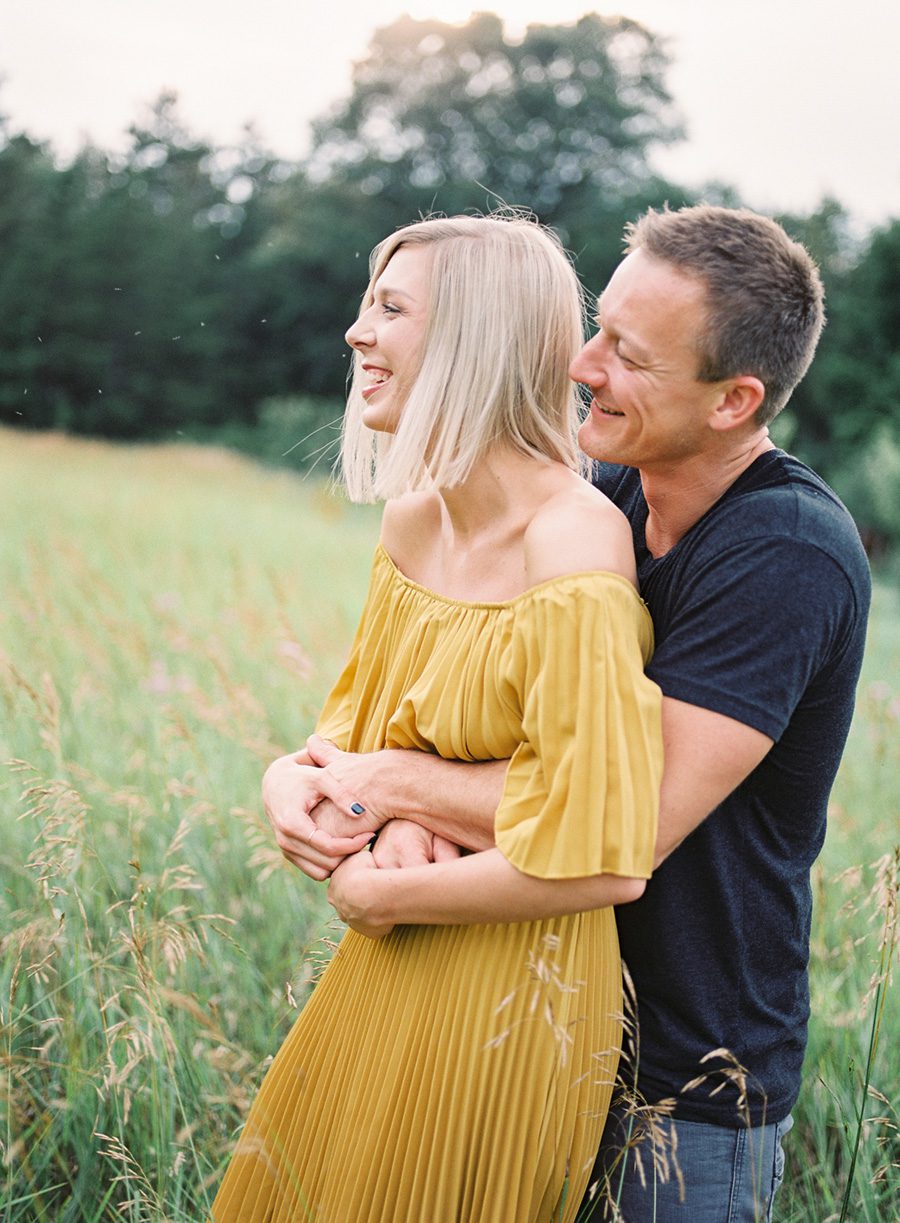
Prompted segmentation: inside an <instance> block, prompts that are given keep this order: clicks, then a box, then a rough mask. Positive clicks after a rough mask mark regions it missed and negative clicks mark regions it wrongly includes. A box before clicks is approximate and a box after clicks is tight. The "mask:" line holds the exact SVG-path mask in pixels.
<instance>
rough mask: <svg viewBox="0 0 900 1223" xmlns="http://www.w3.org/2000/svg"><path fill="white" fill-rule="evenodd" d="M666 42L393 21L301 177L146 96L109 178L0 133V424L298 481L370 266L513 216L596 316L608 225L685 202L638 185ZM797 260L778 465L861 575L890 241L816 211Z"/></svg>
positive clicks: (110, 162)
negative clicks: (808, 364) (492, 218)
mask: <svg viewBox="0 0 900 1223" xmlns="http://www.w3.org/2000/svg"><path fill="white" fill-rule="evenodd" d="M666 71H667V58H666V55H665V54H664V52H663V49H662V47H661V44H660V42H659V40H658V39H657V38H656V37H655V36H654V35H653V34H652V33H651V32H649V31H648V30H647V29H646V28H644V27H643V26H641V25H639V24H638V23H636V22H634V21H631V20H629V19H627V18H621V17H616V18H603V17H599V16H587V17H584V18H582V19H581V20H580V21H579V22H577V23H576V24H575V25H565V26H563V25H560V26H553V25H536V26H531V27H530V28H529V29H528V31H527V33H526V35H525V37H524V39H522V40H521V41H518V42H511V41H507V39H506V38H505V36H504V29H503V25H502V23H501V21H500V19H499V18H498V17H496V16H494V15H493V14H490V13H481V14H476V15H475V16H473V17H472V18H471V19H470V21H469V22H468V23H467V24H465V25H461V26H460V25H447V24H444V23H441V22H438V21H434V20H425V21H417V20H413V19H412V18H408V17H404V18H401V19H399V20H397V21H395V22H394V23H392V24H391V25H389V26H387V27H385V28H383V29H381V30H379V31H378V32H377V33H376V34H375V36H374V38H373V41H372V43H371V46H370V48H369V52H368V54H367V55H366V57H364V58H363V59H362V60H361V61H360V62H359V63H358V64H357V65H356V67H355V71H354V77H353V86H352V91H351V94H350V96H349V97H348V98H347V99H346V100H344V101H343V102H341V103H339V104H338V105H337V106H335V107H334V108H332V109H331V110H329V111H328V112H327V113H325V114H323V115H322V116H321V117H320V118H319V119H318V120H317V122H316V123H315V125H314V128H313V138H312V143H311V148H310V151H309V153H308V156H307V157H306V158H305V159H304V160H303V161H302V162H299V163H288V162H285V161H283V160H279V159H276V158H275V157H273V156H272V155H271V154H270V153H269V152H267V150H266V149H264V148H262V147H260V143H259V141H258V139H257V138H256V137H255V135H254V133H253V131H252V130H248V131H247V132H246V133H245V137H244V139H243V141H242V142H241V143H240V145H239V146H238V147H231V148H216V147H211V146H210V145H208V144H206V143H204V142H203V141H201V140H198V139H197V138H196V137H195V136H194V135H193V134H192V133H191V132H189V131H188V130H186V129H185V127H184V126H183V124H182V123H181V121H180V119H179V115H178V105H177V98H176V97H175V96H174V95H172V94H170V93H164V94H162V95H161V96H160V97H159V98H158V99H157V100H156V102H155V103H154V104H153V105H152V106H151V107H149V108H148V111H147V113H146V115H145V116H143V117H142V119H141V120H140V121H139V122H136V123H135V124H134V125H133V126H132V127H131V128H130V130H129V143H128V147H127V149H126V151H125V152H124V153H116V154H112V153H108V152H104V151H103V150H100V149H97V148H95V147H91V146H85V147H83V148H82V150H81V151H80V153H79V154H78V155H77V156H76V157H75V158H74V160H72V161H71V162H70V163H67V164H60V163H59V162H58V161H57V159H56V158H55V157H54V153H53V150H52V149H51V148H50V147H48V146H46V145H43V144H40V143H37V142H35V141H33V140H32V139H30V138H29V137H28V136H27V135H25V134H21V133H20V134H13V133H12V131H11V129H10V126H9V124H8V122H6V121H4V120H2V119H0V242H2V249H3V252H4V254H3V260H2V263H0V420H2V421H3V422H6V423H8V424H13V425H17V426H19V427H23V428H27V429H58V430H64V431H67V432H70V433H81V434H91V435H97V436H105V437H110V438H118V439H170V438H172V437H175V436H183V437H187V438H191V439H194V440H199V441H216V442H218V443H225V444H227V445H232V446H235V447H238V448H240V449H244V450H247V451H250V452H251V453H253V454H255V455H257V456H258V457H260V458H262V459H264V460H266V461H270V462H276V463H284V464H287V465H291V466H294V467H300V468H302V467H308V466H310V465H311V464H313V463H316V462H319V461H321V460H324V461H325V465H326V466H327V463H328V461H329V460H330V458H331V457H332V456H333V454H334V450H335V439H336V436H337V422H338V421H339V418H340V412H341V400H342V393H343V388H344V380H345V376H346V371H347V350H346V347H345V345H344V343H343V332H344V330H345V328H346V327H347V325H348V323H349V321H350V320H351V319H352V318H353V317H354V315H355V313H356V309H357V305H358V301H359V297H360V294H361V292H362V290H363V288H364V285H365V281H366V266H367V258H368V253H369V251H370V249H371V248H372V246H373V245H374V244H375V243H376V242H377V241H378V240H379V239H380V238H381V237H383V236H384V235H385V234H386V233H388V232H390V231H391V230H392V229H394V228H396V227H397V226H398V225H401V224H404V223H406V222H408V221H410V220H413V219H415V218H416V217H418V216H420V215H425V214H428V213H430V212H434V211H439V212H444V213H454V212H459V211H468V210H478V211H485V210H489V209H490V208H492V207H494V206H496V205H497V204H498V203H506V204H515V205H526V206H528V207H529V208H531V209H533V210H534V211H535V212H536V213H537V215H538V216H539V217H540V219H541V220H542V221H544V222H545V223H547V224H549V225H552V226H554V227H555V228H556V229H557V231H558V232H559V233H560V235H561V237H562V238H563V240H564V242H565V243H566V245H567V247H568V249H569V250H570V251H571V252H572V254H573V256H574V258H575V260H576V265H577V269H578V272H579V274H580V276H581V278H582V280H583V282H584V283H585V285H586V286H587V287H588V288H589V289H591V290H593V291H597V290H599V289H600V288H601V287H602V286H603V284H604V283H605V281H606V279H607V278H608V276H609V274H610V272H611V271H612V268H613V267H614V265H615V263H616V261H617V259H618V257H619V252H620V250H621V232H622V227H623V225H624V223H625V222H626V221H628V220H630V219H633V218H635V217H636V216H637V215H639V214H640V212H642V211H643V210H644V209H645V208H646V207H647V206H649V205H656V206H658V205H661V204H662V203H664V202H668V203H669V204H670V205H671V206H673V207H677V206H678V205H680V204H682V203H690V202H694V200H695V199H697V198H701V197H702V198H704V199H707V200H710V201H712V202H719V203H726V204H738V203H740V202H741V201H740V200H739V199H738V197H737V194H736V193H735V191H734V190H732V189H731V188H729V187H728V186H727V185H724V184H708V185H707V186H706V187H705V188H704V189H703V190H702V192H694V193H691V192H688V191H686V190H685V189H684V188H682V187H680V186H679V185H678V184H675V183H672V182H668V181H665V180H664V179H662V178H661V177H660V176H659V175H657V174H656V173H655V172H654V170H653V168H652V157H653V152H654V149H655V148H657V147H658V146H660V145H662V144H665V143H668V142H671V141H675V140H679V139H681V138H682V132H681V128H680V124H679V119H678V116H677V114H676V113H675V111H674V108H673V105H672V99H671V97H670V95H669V93H668V91H667V87H666ZM779 219H780V220H782V221H783V223H784V224H785V225H786V227H787V228H788V230H789V231H790V232H791V233H792V234H794V235H795V236H796V237H798V238H800V239H801V240H802V241H804V242H805V243H806V244H807V245H808V246H809V247H810V249H811V250H812V251H813V253H814V255H815V256H816V258H817V260H818V261H819V264H820V266H821V269H822V273H823V277H824V279H825V282H826V288H827V292H828V308H829V325H828V327H827V329H826V332H825V336H824V338H823V340H822V344H821V346H820V349H819V354H818V356H817V358H816V361H815V363H814V365H813V367H812V370H811V371H810V373H809V375H808V376H807V378H806V380H805V381H804V383H803V384H802V386H801V387H800V388H799V389H798V391H797V392H796V393H795V395H794V397H793V399H792V401H791V403H790V405H789V408H788V410H787V411H786V412H785V414H784V416H783V418H781V419H780V420H779V422H778V426H777V433H776V440H777V441H779V443H780V444H783V445H786V446H787V447H788V448H790V449H791V450H792V451H793V452H794V453H796V454H797V455H799V456H800V457H801V458H803V459H806V460H807V461H809V462H810V463H812V464H813V466H815V467H816V468H817V469H818V470H819V471H820V472H822V474H823V475H824V476H825V477H826V478H827V479H829V480H830V481H831V482H832V483H833V484H834V485H835V487H836V488H837V489H838V491H839V492H840V493H841V495H842V496H844V498H845V499H846V501H847V502H848V504H849V506H850V508H851V510H852V511H853V513H854V514H855V516H856V518H857V521H858V522H859V525H860V528H861V530H862V532H863V535H864V538H865V540H866V543H867V546H868V547H869V550H870V552H871V553H872V555H873V556H875V557H878V556H880V555H886V554H888V553H889V552H890V551H891V549H892V547H894V546H895V545H896V544H897V543H898V542H900V513H898V512H897V511H898V509H900V411H898V404H900V343H898V337H900V220H892V221H890V222H889V223H887V224H885V225H884V226H882V227H881V228H879V229H877V230H876V231H874V232H872V233H869V234H868V235H865V236H863V237H860V236H859V234H858V233H857V232H856V231H855V230H854V227H853V225H852V223H851V218H850V217H849V216H848V214H847V213H846V212H845V210H844V209H843V208H842V206H841V204H840V203H839V202H838V201H836V200H834V199H825V200H823V201H822V202H821V204H820V205H819V206H818V208H817V209H816V211H815V212H814V213H812V214H811V215H808V216H796V215H793V216H784V217H781V218H779Z"/></svg>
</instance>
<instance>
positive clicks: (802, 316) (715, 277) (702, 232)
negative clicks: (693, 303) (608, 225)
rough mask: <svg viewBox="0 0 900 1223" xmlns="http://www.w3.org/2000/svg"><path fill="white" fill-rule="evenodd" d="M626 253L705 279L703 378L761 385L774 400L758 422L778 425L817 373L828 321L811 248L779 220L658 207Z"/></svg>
mask: <svg viewBox="0 0 900 1223" xmlns="http://www.w3.org/2000/svg"><path fill="white" fill-rule="evenodd" d="M625 245H626V249H627V250H628V251H629V252H631V251H635V250H643V251H646V253H647V254H648V255H651V256H652V257H653V258H655V259H661V260H664V261H665V262H666V263H669V264H672V265H673V266H675V267H677V268H679V269H681V270H682V271H684V272H686V273H687V274H689V275H692V276H696V277H697V278H698V279H700V280H702V281H703V283H704V284H705V286H706V292H707V322H706V327H705V329H704V331H703V333H702V335H699V336H698V337H697V341H696V343H697V349H698V352H699V354H700V369H699V372H698V377H699V378H700V380H701V381H703V382H719V381H721V380H723V379H726V378H735V377H738V376H739V375H740V374H752V375H754V376H755V377H757V378H759V379H760V381H761V382H762V383H763V384H764V386H765V388H766V394H765V398H764V399H763V401H762V403H761V404H760V406H759V408H758V409H757V413H756V421H757V423H758V424H760V425H766V424H768V423H769V421H771V420H772V419H773V417H775V416H776V415H777V413H778V412H780V411H781V409H782V408H783V407H784V405H785V404H786V403H787V401H788V399H789V398H790V395H791V392H792V391H793V389H794V387H795V386H796V385H797V383H798V382H799V381H800V379H801V378H802V377H803V375H804V374H805V373H806V371H807V369H808V368H809V365H810V362H811V361H812V359H813V353H814V352H815V350H816V344H817V343H818V340H819V336H820V334H821V331H822V326H823V324H824V322H825V308H824V291H823V288H822V280H821V277H820V276H819V271H818V268H817V267H816V265H815V263H814V262H813V260H812V257H811V256H810V254H809V252H808V251H807V250H806V248H805V247H803V246H801V245H800V243H799V242H795V241H793V239H791V238H789V237H788V235H787V234H786V233H785V231H784V230H783V229H782V228H781V226H780V225H779V224H777V222H775V221H773V220H771V219H770V218H769V217H763V216H760V215H759V214H758V213H756V212H751V211H750V210H749V209H747V208H718V207H714V206H713V205H710V204H698V205H696V206H694V207H691V208H680V209H678V210H677V211H670V210H669V209H668V208H666V209H664V210H662V211H657V210H655V209H653V208H651V209H649V211H648V212H646V213H645V214H644V216H642V217H641V218H640V219H639V220H638V221H636V222H634V223H633V224H631V225H629V226H628V227H627V228H626V231H625Z"/></svg>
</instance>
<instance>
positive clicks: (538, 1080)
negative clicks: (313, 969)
mask: <svg viewBox="0 0 900 1223" xmlns="http://www.w3.org/2000/svg"><path fill="white" fill-rule="evenodd" d="M651 649H652V626H651V622H650V618H649V615H648V613H647V611H646V608H645V607H644V605H643V604H642V603H641V601H640V599H639V598H638V596H637V594H636V592H635V590H634V588H633V587H632V586H631V584H630V583H629V582H628V581H626V579H624V578H622V577H619V576H618V575H616V574H610V573H581V574H575V575H572V576H566V577H560V578H556V579H553V580H551V581H549V582H545V583H543V584H542V585H540V586H537V587H534V588H533V589H531V590H528V591H526V592H525V593H524V594H522V595H519V596H518V597H517V598H514V599H510V600H508V601H506V602H502V603H464V602H459V601H457V600H455V599H449V598H444V597H442V596H440V595H437V594H434V593H433V592H431V591H429V590H427V589H425V588H424V587H422V586H419V585H418V584H417V583H415V582H412V581H410V580H408V579H407V578H406V577H404V576H403V574H401V573H400V572H399V571H398V570H397V568H396V567H395V566H394V564H393V562H392V561H391V559H390V557H389V556H388V554H387V553H386V552H385V551H384V549H383V548H379V549H378V551H377V553H376V556H375V561H374V565H373V570H372V580H371V585H370V589H369V595H368V599H367V601H366V605H365V609H364V611H363V615H362V620H361V623H360V626H359V629H358V631H357V634H356V639H355V641H354V645H353V649H352V653H351V657H350V660H349V662H348V664H347V666H346V668H345V670H344V672H343V674H342V675H341V677H340V679H339V680H338V682H337V684H336V685H335V688H334V690H333V691H332V693H331V695H330V697H329V698H328V701H327V703H326V706H325V709H324V711H323V714H322V718H321V720H320V722H319V726H318V731H319V733H320V734H322V735H324V736H327V737H328V738H330V739H332V740H334V742H335V743H337V744H338V745H339V746H340V747H342V748H345V749H348V750H351V751H362V752H365V751H371V750H374V749H376V748H382V747H395V748H415V749H418V750H420V751H427V752H437V753H439V754H440V755H441V756H444V757H448V758H452V759H456V760H488V759H505V758H510V765H509V769H508V772H507V776H506V784H505V789H504V793H503V799H502V802H501V804H500V807H499V809H498V811H497V815H496V820H495V828H496V839H497V845H498V847H499V848H500V850H501V851H502V852H503V854H504V855H505V856H506V857H507V858H508V860H509V861H510V862H511V863H513V865H515V866H516V867H518V869H519V870H521V871H523V872H525V873H526V874H529V875H537V876H541V877H543V878H550V879H563V878H574V877H581V876H586V875H594V874H600V873H611V874H616V875H624V876H640V877H645V876H647V875H649V873H650V870H651V865H652V859H653V849H654V841H655V835H656V813H657V805H658V795H659V783H660V776H661V772H662V745H661V733H660V694H659V690H658V689H657V687H656V686H655V685H654V684H653V683H651V682H650V681H649V680H648V679H647V678H646V677H645V676H644V674H643V667H644V664H645V662H646V660H647V658H648V657H649V655H650V652H651ZM621 1007H622V1001H621V975H620V963H619V951H618V942H617V938H616V927H615V921H614V917H613V913H612V911H611V910H610V909H606V910H600V911H596V912H590V913H576V914H573V915H571V916H567V917H559V918H553V919H546V920H539V921H530V922H515V923H509V924H493V925H475V926H404V927H398V928H397V929H395V930H394V932H393V933H392V934H391V935H389V936H388V937H387V938H384V939H381V940H379V941H373V940H370V939H367V938H364V937H362V936H361V935H358V934H356V933H354V932H353V931H348V932H347V933H346V934H345V936H344V938H343V940H342V942H341V944H340V946H339V948H338V950H337V951H336V953H335V955H334V958H333V960H332V962H331V964H330V965H329V967H328V968H327V970H326V971H325V973H324V975H323V977H322V979H321V981H320V982H319V984H318V985H317V986H316V988H315V990H314V991H313V994H312V996H311V998H310V999H309V1001H308V1002H307V1004H306V1005H305V1007H304V1008H303V1010H302V1012H301V1014H300V1017H299V1018H298V1020H297V1022H296V1024H295V1026H294V1028H293V1030H292V1031H291V1033H290V1034H289V1036H288V1038H287V1040H286V1041H285V1043H284V1045H283V1046H282V1048H281V1050H280V1051H279V1053H278V1055H277V1056H276V1058H275V1060H274V1061H273V1063H272V1065H271V1067H270V1069H269V1071H268V1073H267V1075H266V1077H265V1080H264V1082H263V1084H262V1087H261V1089H260V1092H259V1095H258V1096H257V1098H256V1101H255V1103H254V1105H253V1107H252V1109H251V1112H250V1116H249V1118H248V1120H247V1124H246V1126H245V1128H244V1131H243V1133H242V1136H241V1138H240V1140H239V1142H238V1145H237V1148H236V1150H235V1153H234V1156H233V1158H232V1161H231V1163H230V1165H229V1167H228V1170H227V1172H226V1175H225V1178H224V1180H223V1183H222V1185H221V1187H220V1189H219V1192H218V1195H217V1197H216V1199H215V1202H214V1204H213V1215H212V1217H213V1219H214V1221H215V1223H257V1221H259V1223H262V1221H263V1220H265V1221H266V1223H287V1221H288V1220H291V1221H293V1220H316V1223H544V1221H545V1220H546V1221H547V1223H549V1221H550V1220H554V1221H555V1220H563V1221H565V1223H569V1221H571V1220H572V1219H574V1217H575V1213H576V1211H577V1209H578V1204H579V1202H580V1199H581V1197H582V1194H583V1192H584V1190H585V1188H586V1186H587V1181H588V1176H589V1174H590V1170H591V1166H592V1164H593V1159H594V1155H595V1153H596V1149H597V1146H598V1143H599V1140H600V1135H601V1133H602V1130H603V1122H604V1118H605V1115H606V1111H607V1108H608V1105H609V1098H610V1094H611V1089H612V1083H613V1079H614V1077H615V1072H616V1065H617V1060H618V1048H619V1041H620V1024H619V1020H618V1018H617V1016H618V1015H619V1014H620V1012H621Z"/></svg>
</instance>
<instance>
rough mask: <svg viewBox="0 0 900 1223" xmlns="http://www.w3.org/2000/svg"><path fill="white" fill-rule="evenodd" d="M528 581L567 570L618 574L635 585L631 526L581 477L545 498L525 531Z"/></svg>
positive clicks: (558, 574)
mask: <svg viewBox="0 0 900 1223" xmlns="http://www.w3.org/2000/svg"><path fill="white" fill-rule="evenodd" d="M525 566H526V571H527V575H528V584H529V585H530V586H536V585H538V583H540V582H546V581H549V580H550V579H551V578H555V577H563V576H564V575H566V574H569V573H584V572H592V571H594V570H601V571H603V572H609V573H618V574H620V575H621V576H622V577H624V578H627V579H628V580H629V581H630V582H633V583H634V584H635V585H636V584H637V569H636V565H635V559H634V544H633V542H632V535H631V527H630V525H629V523H628V519H627V518H626V517H625V515H624V514H623V513H622V511H621V510H620V509H619V508H618V507H617V506H615V505H613V503H612V502H611V501H610V499H609V498H608V497H607V496H605V495H604V494H603V493H601V492H600V491H599V490H598V489H596V488H594V487H593V485H591V484H588V483H587V481H586V480H579V481H577V482H573V483H572V484H571V485H567V486H565V487H564V488H563V489H561V490H560V491H559V492H558V493H556V494H555V495H554V496H552V497H550V498H549V499H548V500H547V501H545V502H544V503H543V504H542V505H541V506H540V508H539V509H538V511H537V513H536V514H535V515H534V517H533V518H532V520H531V522H530V523H529V526H528V529H527V531H526V532H525Z"/></svg>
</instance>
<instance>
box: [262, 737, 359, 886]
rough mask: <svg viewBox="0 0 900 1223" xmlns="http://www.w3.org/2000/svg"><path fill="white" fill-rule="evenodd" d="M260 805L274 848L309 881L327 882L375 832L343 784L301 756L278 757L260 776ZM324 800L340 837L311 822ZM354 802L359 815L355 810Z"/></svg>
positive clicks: (299, 754) (301, 754)
mask: <svg viewBox="0 0 900 1223" xmlns="http://www.w3.org/2000/svg"><path fill="white" fill-rule="evenodd" d="M262 791H263V802H264V804H265V808H266V815H267V816H268V819H269V823H270V824H271V825H272V828H273V830H274V832H275V842H276V844H277V845H278V848H279V849H280V850H281V852H282V853H283V854H284V856H285V857H286V858H287V859H288V861H289V862H292V863H293V864H294V866H296V867H299V869H300V870H301V871H303V873H304V874H305V875H308V876H309V877H310V878H311V879H317V880H320V881H321V880H323V879H327V878H328V876H329V875H330V874H331V872H332V871H333V870H334V868H335V867H336V866H337V865H338V864H339V863H340V862H342V861H343V859H344V858H345V857H346V856H347V855H348V854H355V853H357V852H358V851H359V850H360V849H362V848H363V847H364V846H365V845H366V844H367V842H368V841H369V839H370V837H371V836H372V833H373V832H374V831H375V830H376V829H377V828H378V824H377V823H373V821H372V820H371V818H369V817H368V816H367V813H366V812H365V809H364V808H362V806H361V804H359V803H357V802H356V800H355V799H354V798H352V797H351V796H350V795H349V794H348V792H347V791H346V790H345V789H344V787H343V786H342V785H341V783H340V782H339V781H338V780H336V779H335V778H334V777H333V776H331V775H330V774H328V773H326V771H325V770H324V769H319V768H316V767H315V766H314V765H311V764H309V763H308V758H307V757H306V756H305V754H304V753H298V754H295V755H290V756H280V757H279V758H278V760H275V761H273V763H272V764H270V765H269V767H268V769H266V773H265V776H264V777H263V785H262ZM323 799H327V800H328V801H329V802H330V804H331V805H332V806H333V808H334V810H335V811H336V812H337V813H338V816H339V818H340V823H341V826H342V827H341V831H342V835H336V834H334V833H332V832H331V831H328V830H327V829H325V828H321V827H319V823H318V821H317V820H316V819H314V818H313V816H312V814H311V813H312V812H313V810H314V809H315V808H316V805H317V804H318V803H320V802H322V801H323ZM354 804H355V805H356V806H358V807H360V812H359V813H357V812H355V811H354V810H353V806H354Z"/></svg>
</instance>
